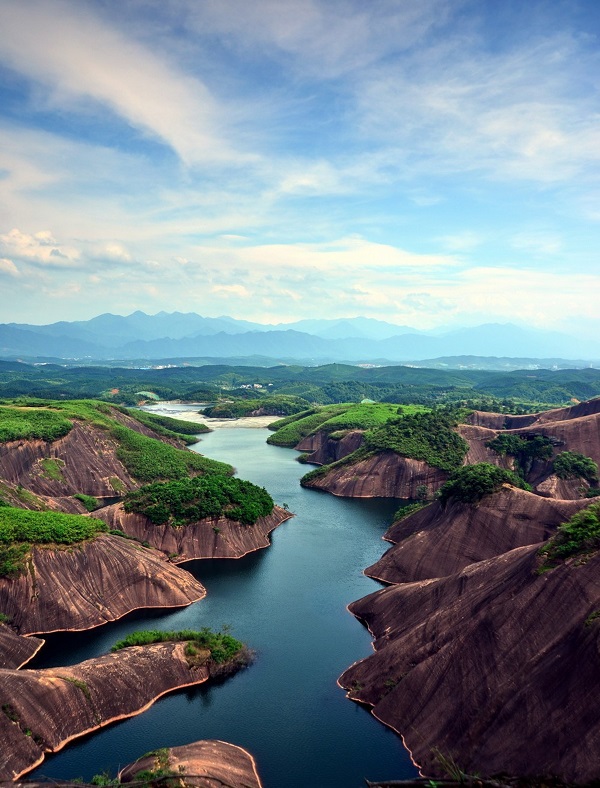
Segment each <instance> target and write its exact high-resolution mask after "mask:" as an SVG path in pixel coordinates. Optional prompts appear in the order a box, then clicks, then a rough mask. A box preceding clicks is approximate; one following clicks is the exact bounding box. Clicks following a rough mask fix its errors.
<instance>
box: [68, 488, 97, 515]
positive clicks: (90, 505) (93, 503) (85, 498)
mask: <svg viewBox="0 0 600 788" xmlns="http://www.w3.org/2000/svg"><path fill="white" fill-rule="evenodd" d="M73 498H77V500H78V501H81V503H82V504H83V505H84V506H85V508H86V509H87V510H88V512H93V511H94V509H97V508H98V499H97V498H94V496H93V495H85V493H77V494H76V495H74V496H73Z"/></svg>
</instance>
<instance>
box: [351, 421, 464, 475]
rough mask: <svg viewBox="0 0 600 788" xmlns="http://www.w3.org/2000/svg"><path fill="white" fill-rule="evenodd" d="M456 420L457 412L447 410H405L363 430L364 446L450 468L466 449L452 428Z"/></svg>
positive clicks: (445, 468) (457, 465) (443, 468)
mask: <svg viewBox="0 0 600 788" xmlns="http://www.w3.org/2000/svg"><path fill="white" fill-rule="evenodd" d="M457 423H458V415H457V414H456V413H454V412H450V411H433V412H431V413H414V412H413V413H408V414H407V415H405V416H402V418H399V419H394V420H393V421H389V422H388V423H387V424H384V425H382V426H381V427H377V428H375V429H373V430H369V431H368V432H366V433H365V441H364V449H365V450H366V451H368V452H381V451H394V452H396V454H400V455H402V456H403V457H411V458H412V459H415V460H422V461H423V462H426V463H427V464H428V465H431V466H433V467H434V468H439V469H440V470H443V471H453V470H455V469H456V468H458V467H459V466H460V465H461V463H462V461H463V459H464V457H465V455H466V453H467V451H468V449H469V446H468V444H467V442H466V441H464V440H463V439H462V438H461V437H460V435H458V434H457V433H456V432H455V431H454V429H453V427H455V426H456V425H457Z"/></svg>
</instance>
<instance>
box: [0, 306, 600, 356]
mask: <svg viewBox="0 0 600 788" xmlns="http://www.w3.org/2000/svg"><path fill="white" fill-rule="evenodd" d="M248 356H255V357H256V356H261V357H265V358H267V359H271V360H272V361H273V363H277V362H281V363H290V362H294V361H298V362H302V363H304V364H321V363H327V362H331V361H344V362H348V363H354V364H356V363H367V364H368V363H372V364H381V363H384V364H385V363H398V362H404V363H405V362H410V361H417V360H418V359H434V358H438V359H440V358H441V357H454V356H483V357H489V356H505V357H509V358H515V357H519V358H522V359H524V358H526V357H527V358H529V359H540V358H543V359H554V360H556V359H578V360H580V362H581V361H583V362H585V361H590V360H598V359H600V342H598V341H595V340H592V339H590V340H581V339H578V338H575V337H572V336H569V335H567V334H562V333H558V332H554V331H541V330H537V329H527V328H522V327H519V326H516V325H514V324H511V323H507V324H499V323H487V324H484V325H481V326H477V327H475V328H462V329H459V330H456V329H455V330H448V331H446V332H445V333H438V331H436V332H427V331H418V330H417V329H414V328H410V327H409V326H398V325H393V324H392V323H386V322H384V321H381V320H374V319H372V318H365V317H354V318H346V319H343V320H326V319H323V320H300V321H298V322H296V323H286V324H278V325H263V324H260V323H251V322H248V321H245V320H236V319H235V318H232V317H226V316H223V317H217V318H212V317H201V316H200V315H197V314H195V313H193V312H189V313H185V314H184V313H181V312H172V313H167V312H159V313H158V314H156V315H147V314H145V313H144V312H140V311H137V312H134V313H133V314H131V315H128V316H126V317H123V316H120V315H111V314H109V313H105V314H102V315H99V316H98V317H94V318H92V319H91V320H84V321H74V322H66V321H60V322H58V323H51V324H49V325H43V326H36V325H30V324H26V323H5V324H0V357H2V358H5V359H11V358H27V359H35V358H46V357H50V358H56V359H61V358H62V359H74V360H75V359H78V360H86V359H88V360H98V361H102V360H108V359H116V360H119V359H123V360H125V359H140V360H144V359H147V360H155V359H164V358H179V359H181V358H209V359H210V358H215V359H216V358H219V359H227V358H233V357H235V358H238V359H239V358H243V357H248Z"/></svg>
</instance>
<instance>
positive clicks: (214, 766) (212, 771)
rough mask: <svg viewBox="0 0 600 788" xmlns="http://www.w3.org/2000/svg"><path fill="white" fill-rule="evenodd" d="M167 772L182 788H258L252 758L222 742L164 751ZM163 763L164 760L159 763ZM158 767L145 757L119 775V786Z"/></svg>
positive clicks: (156, 761) (247, 753) (259, 787)
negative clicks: (142, 772)
mask: <svg viewBox="0 0 600 788" xmlns="http://www.w3.org/2000/svg"><path fill="white" fill-rule="evenodd" d="M166 758H167V760H168V768H169V769H171V770H172V771H174V772H175V773H176V774H177V775H180V777H181V779H182V780H183V782H184V783H185V785H186V786H187V785H193V786H198V788H223V786H228V788H261V786H262V783H261V782H260V779H259V777H258V773H257V771H256V764H255V762H254V758H253V757H252V756H251V755H250V753H249V752H247V751H246V750H243V749H242V748H241V747H237V746H236V745H234V744H228V743H227V742H222V741H197V742H194V743H193V744H186V745H184V746H182V747H169V748H168V750H167V756H166ZM161 760H162V761H163V762H164V758H162V759H161ZM157 766H160V762H159V761H158V760H157V758H156V756H153V755H146V756H144V757H142V758H139V759H138V760H137V761H136V762H135V763H132V764H130V765H129V766H126V767H125V768H124V769H123V770H122V771H121V772H120V773H119V779H120V780H121V782H122V783H128V782H131V781H133V780H135V779H136V775H137V774H138V773H139V772H140V771H146V770H149V771H152V770H154V769H156V768H157Z"/></svg>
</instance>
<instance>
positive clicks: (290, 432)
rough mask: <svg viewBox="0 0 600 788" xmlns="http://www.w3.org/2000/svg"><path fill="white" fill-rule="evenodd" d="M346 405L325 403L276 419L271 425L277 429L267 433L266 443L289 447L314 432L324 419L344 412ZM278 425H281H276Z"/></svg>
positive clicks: (326, 419)
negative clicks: (322, 405) (294, 414)
mask: <svg viewBox="0 0 600 788" xmlns="http://www.w3.org/2000/svg"><path fill="white" fill-rule="evenodd" d="M348 407H349V406H348V405H325V406H324V407H322V408H313V409H312V410H308V411H302V412H301V413H299V414H298V415H297V416H292V417H291V418H290V419H282V420H281V421H277V422H275V424H274V425H271V426H272V427H276V428H277V430H276V432H274V433H273V435H269V437H268V438H267V443H270V444H271V445H272V446H284V447H287V448H290V449H291V448H293V447H294V446H296V444H298V443H300V441H301V440H302V439H303V438H306V436H307V435H310V434H311V432H315V431H316V430H317V429H318V428H319V427H320V426H321V425H322V424H324V423H325V422H326V421H328V420H329V419H331V418H333V417H334V416H338V415H340V414H341V413H344V411H346V410H347V409H348ZM278 425H281V426H279V427H278Z"/></svg>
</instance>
